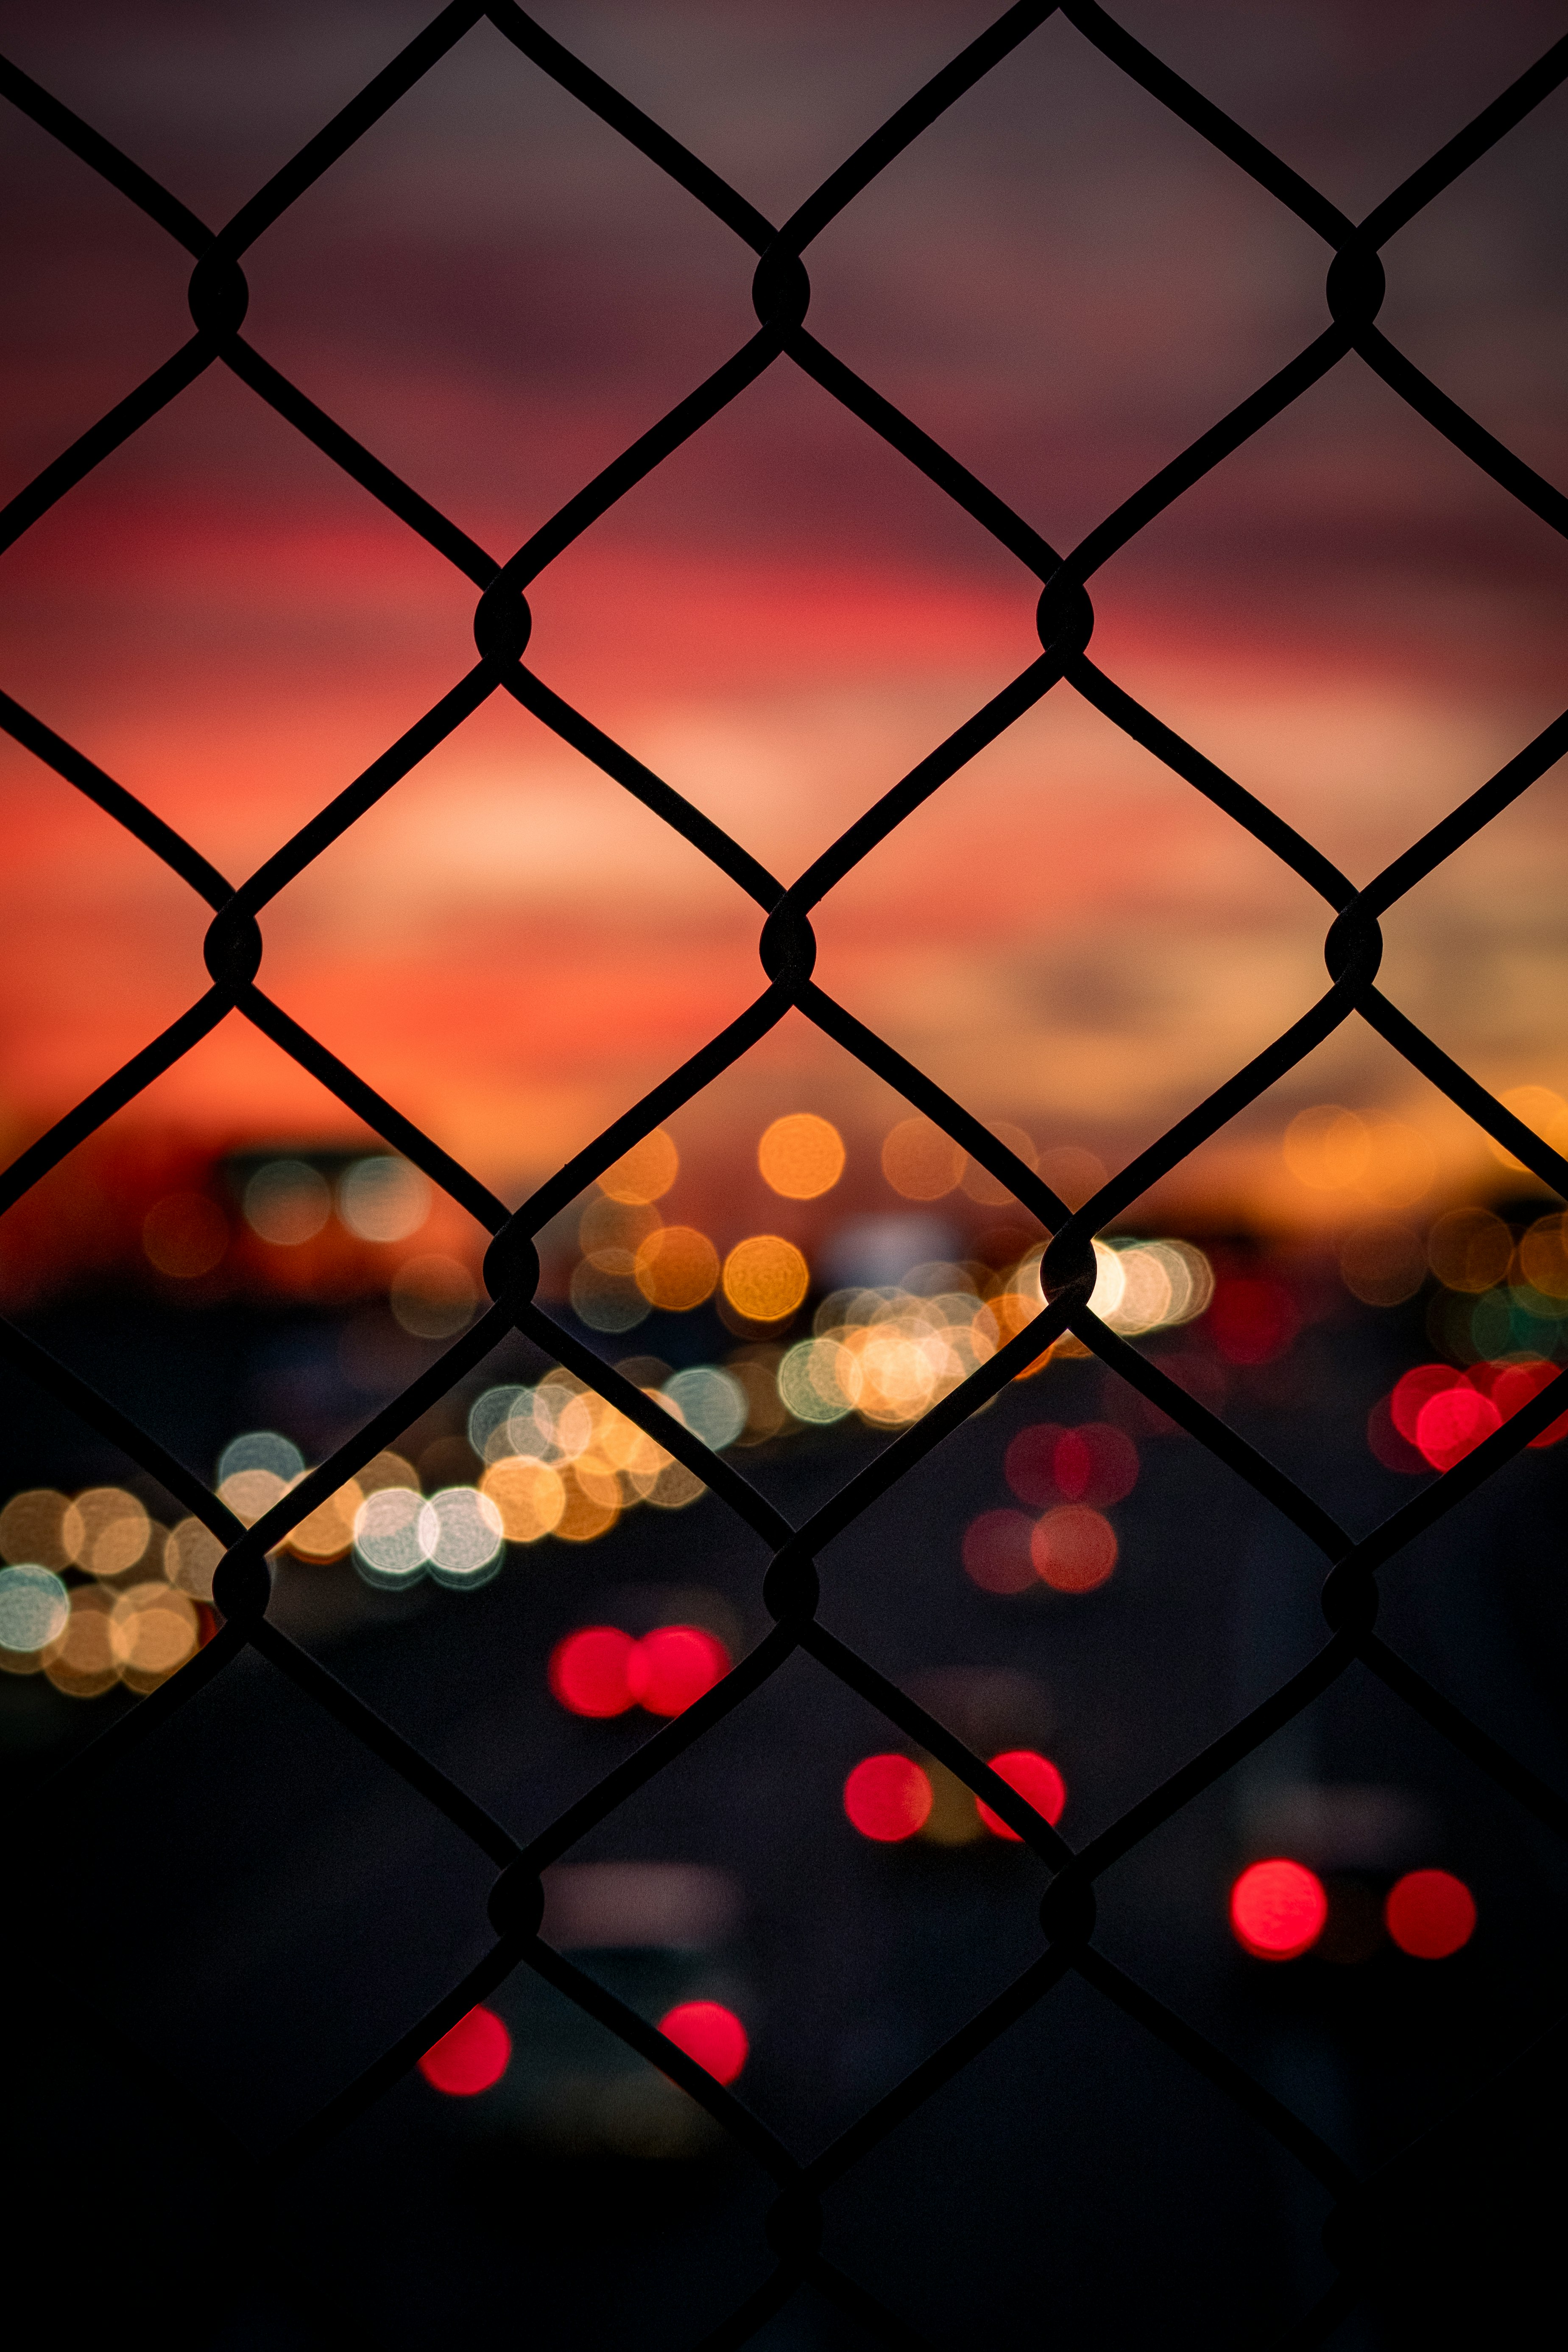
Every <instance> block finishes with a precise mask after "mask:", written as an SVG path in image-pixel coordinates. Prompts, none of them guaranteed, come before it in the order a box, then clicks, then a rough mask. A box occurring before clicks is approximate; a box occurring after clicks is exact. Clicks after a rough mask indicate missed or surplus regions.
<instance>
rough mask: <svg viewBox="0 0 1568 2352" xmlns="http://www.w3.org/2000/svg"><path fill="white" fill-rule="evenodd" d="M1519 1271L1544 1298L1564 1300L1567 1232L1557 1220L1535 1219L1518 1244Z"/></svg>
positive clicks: (1567, 1285)
mask: <svg viewBox="0 0 1568 2352" xmlns="http://www.w3.org/2000/svg"><path fill="white" fill-rule="evenodd" d="M1519 1270H1520V1272H1521V1274H1522V1276H1524V1279H1525V1280H1526V1282H1528V1283H1529V1285H1530V1286H1531V1289H1532V1290H1538V1291H1540V1293H1541V1294H1542V1297H1544V1298H1568V1233H1565V1230H1564V1226H1563V1219H1562V1218H1561V1217H1560V1216H1559V1217H1538V1218H1537V1219H1536V1221H1535V1223H1534V1224H1532V1225H1531V1228H1530V1231H1529V1232H1528V1233H1527V1234H1525V1236H1524V1239H1523V1240H1522V1241H1521V1243H1520V1245H1519Z"/></svg>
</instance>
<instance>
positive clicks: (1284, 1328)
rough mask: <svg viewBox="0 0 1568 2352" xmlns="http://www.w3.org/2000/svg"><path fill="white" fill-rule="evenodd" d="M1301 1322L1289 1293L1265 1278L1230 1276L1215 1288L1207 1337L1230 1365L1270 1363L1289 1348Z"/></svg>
mask: <svg viewBox="0 0 1568 2352" xmlns="http://www.w3.org/2000/svg"><path fill="white" fill-rule="evenodd" d="M1299 1326H1300V1316H1299V1315H1298V1313H1297V1311H1296V1302H1295V1300H1294V1299H1293V1298H1292V1297H1291V1296H1290V1293H1289V1291H1288V1290H1287V1289H1286V1287H1285V1286H1284V1284H1283V1283H1282V1282H1276V1281H1274V1280H1273V1279H1272V1278H1271V1277H1270V1276H1268V1275H1232V1276H1227V1278H1226V1280H1225V1281H1223V1282H1219V1283H1216V1284H1215V1295H1214V1297H1213V1299H1212V1300H1211V1302H1210V1305H1209V1310H1208V1332H1209V1337H1210V1339H1213V1341H1214V1343H1215V1347H1216V1348H1217V1349H1219V1351H1220V1354H1221V1355H1222V1356H1224V1357H1225V1358H1226V1360H1228V1361H1229V1362H1231V1363H1233V1364H1271V1363H1272V1362H1273V1361H1274V1360H1275V1358H1276V1357H1277V1356H1282V1355H1284V1353H1285V1352H1286V1350H1287V1349H1289V1346H1290V1344H1291V1341H1292V1340H1293V1339H1295V1337H1296V1333H1297V1329H1298V1328H1299Z"/></svg>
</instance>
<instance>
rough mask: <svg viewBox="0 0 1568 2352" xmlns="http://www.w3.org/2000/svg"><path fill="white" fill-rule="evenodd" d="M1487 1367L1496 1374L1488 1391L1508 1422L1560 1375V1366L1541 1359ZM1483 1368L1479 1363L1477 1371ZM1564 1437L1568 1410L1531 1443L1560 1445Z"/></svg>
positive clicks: (1549, 1423) (1567, 1435)
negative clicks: (1558, 1372) (1558, 1373)
mask: <svg viewBox="0 0 1568 2352" xmlns="http://www.w3.org/2000/svg"><path fill="white" fill-rule="evenodd" d="M1486 1369H1487V1370H1489V1372H1490V1373H1491V1375H1492V1379H1491V1382H1490V1386H1489V1391H1488V1393H1489V1396H1490V1398H1491V1401H1492V1402H1493V1404H1495V1405H1496V1407H1497V1409H1498V1411H1499V1412H1500V1413H1501V1415H1502V1417H1503V1419H1504V1421H1511V1420H1512V1419H1513V1416H1514V1414H1515V1413H1516V1412H1518V1411H1519V1410H1520V1408H1521V1405H1527V1404H1528V1403H1529V1402H1530V1400H1531V1397H1533V1396H1539V1395H1540V1393H1541V1391H1542V1389H1543V1388H1546V1387H1548V1386H1550V1384H1551V1382H1552V1381H1554V1380H1555V1379H1556V1377H1557V1369H1558V1368H1557V1366H1556V1365H1555V1364H1548V1363H1543V1362H1542V1361H1541V1360H1539V1359H1537V1360H1535V1361H1534V1362H1532V1363H1524V1364H1489V1365H1488V1366H1487V1368H1486ZM1479 1370H1481V1367H1480V1366H1479V1364H1478V1365H1477V1366H1476V1371H1479ZM1474 1377H1475V1374H1474V1373H1472V1374H1471V1378H1472V1379H1474ZM1564 1437H1568V1412H1563V1413H1559V1414H1558V1416H1557V1419H1556V1420H1555V1421H1552V1422H1548V1423H1547V1425H1546V1427H1545V1428H1544V1429H1543V1430H1542V1432H1541V1433H1540V1435H1539V1436H1537V1437H1532V1438H1531V1441H1530V1443H1531V1445H1532V1446H1536V1445H1556V1444H1560V1442H1561V1441H1562V1440H1563V1438H1564Z"/></svg>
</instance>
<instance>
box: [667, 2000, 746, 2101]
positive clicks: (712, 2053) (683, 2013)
mask: <svg viewBox="0 0 1568 2352" xmlns="http://www.w3.org/2000/svg"><path fill="white" fill-rule="evenodd" d="M658 2030H659V2032H661V2033H662V2034H663V2035H664V2036H665V2037H666V2039H667V2040H668V2041H670V2042H674V2044H675V2046H676V2048H677V2049H678V2050H679V2051H680V2052H682V2053H684V2055H685V2056H686V2057H688V2058H689V2059H690V2060H691V2061H692V2063H694V2064H695V2065H698V2066H700V2067H701V2069H702V2071H703V2073H704V2074H711V2075H712V2077H713V2079H714V2081H715V2082H716V2083H732V2082H733V2081H734V2080H735V2077H736V2075H737V2074H739V2073H740V2072H741V2069H742V2067H743V2066H744V2064H745V2063H746V2059H747V2056H748V2055H749V2053H750V2051H751V2043H750V2042H748V2041H747V2039H746V2029H745V2027H744V2026H743V2025H742V2022H741V2021H740V2019H739V2018H738V2017H737V2016H736V2014H735V2012H734V2011H733V2010H732V2009H726V2008H725V2007H724V2005H723V2003H722V2002H721V2001H717V2000H683V2001H679V2002H677V2004H676V2006H675V2007H674V2008H673V2009H670V2010H667V2011H665V2013H664V2015H663V2016H662V2017H661V2018H660V2019H659V2021H658Z"/></svg>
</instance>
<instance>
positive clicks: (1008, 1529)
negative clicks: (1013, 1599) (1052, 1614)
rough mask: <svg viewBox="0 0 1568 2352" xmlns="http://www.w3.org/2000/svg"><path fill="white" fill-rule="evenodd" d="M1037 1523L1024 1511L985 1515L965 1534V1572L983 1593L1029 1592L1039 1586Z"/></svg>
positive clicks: (972, 1521) (970, 1526)
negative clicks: (1035, 1554) (1034, 1548)
mask: <svg viewBox="0 0 1568 2352" xmlns="http://www.w3.org/2000/svg"><path fill="white" fill-rule="evenodd" d="M1034 1533H1035V1522H1034V1521H1033V1519H1031V1518H1028V1517H1026V1516H1025V1514H1024V1513H1023V1512H1022V1511H982V1512H981V1514H980V1517H978V1518H977V1519H972V1520H971V1521H970V1523H969V1525H968V1527H967V1528H965V1529H964V1531H963V1570H964V1574H965V1575H966V1576H967V1577H968V1578H969V1580H970V1581H971V1582H972V1583H973V1584H977V1585H978V1586H979V1587H980V1590H981V1591H982V1592H1027V1591H1031V1590H1033V1589H1034V1588H1035V1587H1036V1586H1037V1584H1038V1582H1039V1578H1038V1575H1037V1572H1036V1569H1035V1557H1034V1552H1033V1549H1031V1547H1032V1543H1033V1538H1034Z"/></svg>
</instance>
